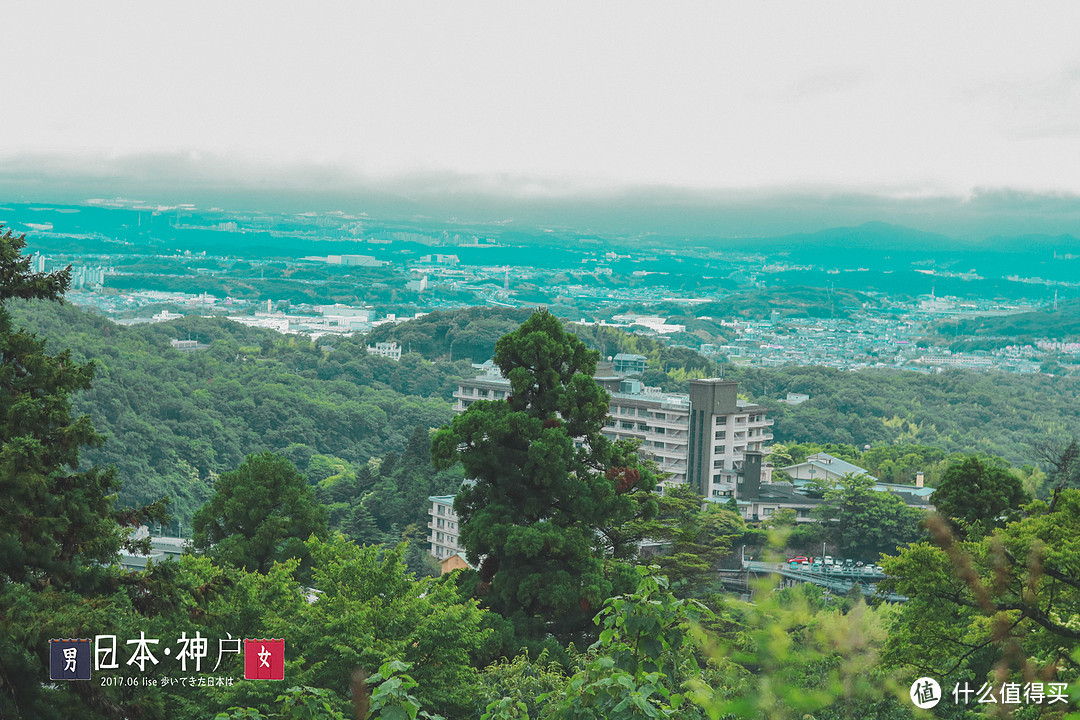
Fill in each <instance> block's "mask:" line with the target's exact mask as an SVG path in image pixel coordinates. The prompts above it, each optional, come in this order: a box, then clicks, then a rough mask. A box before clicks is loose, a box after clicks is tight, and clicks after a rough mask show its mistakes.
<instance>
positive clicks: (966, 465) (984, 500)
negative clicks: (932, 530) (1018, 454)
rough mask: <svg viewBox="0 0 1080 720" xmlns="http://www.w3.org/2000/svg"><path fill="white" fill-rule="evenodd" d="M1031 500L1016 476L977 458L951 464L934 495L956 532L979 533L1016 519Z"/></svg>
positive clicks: (939, 510)
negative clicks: (1021, 509) (1022, 506)
mask: <svg viewBox="0 0 1080 720" xmlns="http://www.w3.org/2000/svg"><path fill="white" fill-rule="evenodd" d="M1030 499H1031V498H1030V497H1029V496H1028V495H1027V493H1025V492H1024V488H1023V487H1022V486H1021V484H1020V479H1019V478H1017V477H1016V475H1014V474H1012V473H1011V472H1009V470H1008V469H1006V468H1005V467H1003V466H1001V465H1000V464H990V463H987V462H985V461H983V460H980V459H979V458H977V457H970V458H967V459H965V460H962V461H960V462H957V463H954V464H952V465H950V466H949V468H948V469H947V470H946V471H945V473H944V475H943V476H942V478H941V482H940V483H939V484H938V486H937V489H936V490H934V494H933V495H931V496H930V502H932V503H933V504H934V507H935V508H936V509H937V511H938V512H939V513H940V514H941V515H942V516H943V517H945V518H946V519H947V520H948V521H949V523H950V524H951V525H952V526H953V531H954V532H957V531H961V532H964V533H967V532H969V531H970V532H973V533H975V534H981V533H983V532H986V531H987V530H989V529H990V528H994V527H1000V526H1003V525H1005V524H1006V523H1008V522H1009V521H1010V520H1013V519H1016V518H1017V517H1018V516H1019V515H1020V507H1021V505H1023V504H1024V503H1026V502H1027V501H1028V500H1030Z"/></svg>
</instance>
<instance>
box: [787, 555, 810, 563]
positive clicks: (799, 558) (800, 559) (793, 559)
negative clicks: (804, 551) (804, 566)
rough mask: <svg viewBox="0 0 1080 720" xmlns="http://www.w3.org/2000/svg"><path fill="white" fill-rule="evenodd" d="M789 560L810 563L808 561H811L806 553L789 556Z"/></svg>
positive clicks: (790, 561)
mask: <svg viewBox="0 0 1080 720" xmlns="http://www.w3.org/2000/svg"><path fill="white" fill-rule="evenodd" d="M788 562H789V563H808V562H810V560H809V559H807V557H806V556H805V555H799V556H797V557H793V558H788Z"/></svg>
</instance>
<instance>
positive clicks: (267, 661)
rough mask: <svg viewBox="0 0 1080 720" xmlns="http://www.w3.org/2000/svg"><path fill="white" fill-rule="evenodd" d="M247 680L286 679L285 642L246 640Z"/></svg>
mask: <svg viewBox="0 0 1080 720" xmlns="http://www.w3.org/2000/svg"><path fill="white" fill-rule="evenodd" d="M244 679H245V680H284V679H285V640H283V639H282V640H244Z"/></svg>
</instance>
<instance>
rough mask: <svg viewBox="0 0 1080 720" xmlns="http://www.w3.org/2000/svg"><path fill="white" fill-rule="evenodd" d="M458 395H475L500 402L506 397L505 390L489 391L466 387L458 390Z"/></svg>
mask: <svg viewBox="0 0 1080 720" xmlns="http://www.w3.org/2000/svg"><path fill="white" fill-rule="evenodd" d="M458 393H459V394H460V395H476V396H477V397H481V398H494V399H495V400H502V399H503V398H505V397H506V391H505V390H490V389H488V388H477V387H466V386H464V385H462V386H461V387H460V388H459V389H458Z"/></svg>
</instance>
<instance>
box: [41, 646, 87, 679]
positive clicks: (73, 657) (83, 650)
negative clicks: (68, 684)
mask: <svg viewBox="0 0 1080 720" xmlns="http://www.w3.org/2000/svg"><path fill="white" fill-rule="evenodd" d="M90 658H91V653H90V639H89V638H77V639H71V638H68V639H66V640H50V641H49V678H50V679H52V680H89V679H90V663H91V662H93V661H92V660H91V659H90Z"/></svg>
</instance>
